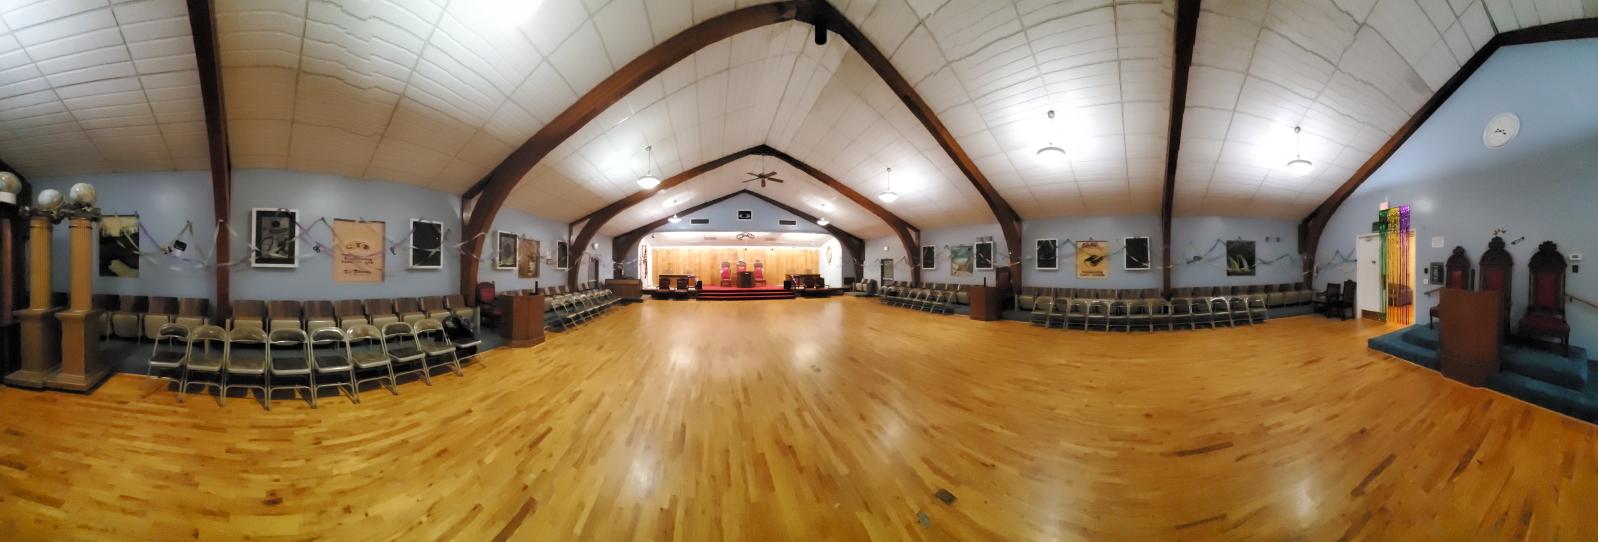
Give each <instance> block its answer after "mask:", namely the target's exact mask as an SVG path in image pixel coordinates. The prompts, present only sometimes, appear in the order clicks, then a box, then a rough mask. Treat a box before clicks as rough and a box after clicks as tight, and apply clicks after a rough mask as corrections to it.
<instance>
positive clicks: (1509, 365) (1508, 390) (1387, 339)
mask: <svg viewBox="0 0 1598 542" xmlns="http://www.w3.org/2000/svg"><path fill="white" fill-rule="evenodd" d="M1367 344H1369V346H1370V348H1371V349H1373V350H1376V351H1379V352H1383V353H1386V354H1389V355H1392V356H1393V357H1396V358H1399V359H1402V360H1405V361H1409V362H1411V363H1414V364H1416V365H1420V366H1422V367H1426V368H1428V369H1433V370H1436V369H1438V357H1437V356H1438V354H1437V347H1438V344H1439V339H1438V334H1437V330H1435V329H1428V328H1427V327H1426V326H1425V325H1414V326H1410V327H1407V328H1404V329H1401V330H1399V331H1395V332H1393V333H1388V334H1386V335H1382V336H1379V337H1374V338H1372V339H1370V341H1368V343H1367ZM1499 359H1500V362H1501V364H1500V367H1499V368H1500V371H1499V372H1498V374H1495V375H1493V376H1492V378H1490V379H1488V381H1487V387H1488V388H1491V389H1493V390H1496V391H1499V392H1502V393H1505V394H1508V395H1510V396H1514V397H1517V398H1520V399H1522V400H1525V401H1527V402H1530V403H1533V404H1536V405H1540V406H1543V407H1546V408H1548V409H1550V410H1553V411H1555V412H1560V413H1563V414H1567V415H1570V416H1574V417H1577V418H1581V419H1584V420H1587V421H1590V422H1598V382H1594V381H1593V380H1592V378H1591V377H1590V375H1591V374H1592V372H1593V367H1592V362H1590V361H1588V360H1587V351H1586V350H1585V349H1583V348H1580V347H1576V346H1572V347H1570V355H1568V356H1565V355H1561V353H1560V352H1551V351H1548V350H1545V349H1539V348H1535V347H1531V346H1527V345H1520V344H1512V345H1506V346H1504V348H1503V350H1502V351H1501V352H1500V354H1499Z"/></svg>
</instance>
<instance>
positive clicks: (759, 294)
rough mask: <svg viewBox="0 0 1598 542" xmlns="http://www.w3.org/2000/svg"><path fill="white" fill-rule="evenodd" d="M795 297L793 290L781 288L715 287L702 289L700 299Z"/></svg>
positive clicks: (749, 299)
mask: <svg viewBox="0 0 1598 542" xmlns="http://www.w3.org/2000/svg"><path fill="white" fill-rule="evenodd" d="M793 298H794V295H793V292H791V291H788V290H783V289H780V288H751V289H729V290H724V289H715V290H700V292H699V299H701V300H705V301H757V300H763V299H793Z"/></svg>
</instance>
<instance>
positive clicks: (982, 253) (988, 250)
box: [976, 241, 993, 271]
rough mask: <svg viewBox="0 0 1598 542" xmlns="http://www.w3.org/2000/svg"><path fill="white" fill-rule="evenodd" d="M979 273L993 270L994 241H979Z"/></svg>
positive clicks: (977, 264) (977, 254)
mask: <svg viewBox="0 0 1598 542" xmlns="http://www.w3.org/2000/svg"><path fill="white" fill-rule="evenodd" d="M976 266H977V271H992V270H993V241H977V253H976Z"/></svg>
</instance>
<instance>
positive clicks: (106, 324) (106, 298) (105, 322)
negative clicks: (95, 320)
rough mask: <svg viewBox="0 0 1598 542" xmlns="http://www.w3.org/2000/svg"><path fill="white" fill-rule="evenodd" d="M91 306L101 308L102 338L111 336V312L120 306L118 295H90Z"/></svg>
mask: <svg viewBox="0 0 1598 542" xmlns="http://www.w3.org/2000/svg"><path fill="white" fill-rule="evenodd" d="M89 306H91V307H94V308H96V309H100V339H101V340H105V339H109V338H111V313H112V312H115V311H116V310H117V307H118V306H119V304H118V302H117V296H115V295H111V294H94V295H92V296H89Z"/></svg>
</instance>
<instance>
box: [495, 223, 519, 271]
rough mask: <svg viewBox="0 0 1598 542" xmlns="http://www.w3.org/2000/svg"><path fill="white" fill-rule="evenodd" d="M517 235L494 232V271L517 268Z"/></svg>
mask: <svg viewBox="0 0 1598 542" xmlns="http://www.w3.org/2000/svg"><path fill="white" fill-rule="evenodd" d="M518 244H519V243H518V241H517V238H516V234H514V233H511V232H508V231H496V232H494V269H515V268H516V246H517V245H518Z"/></svg>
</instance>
